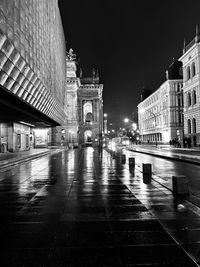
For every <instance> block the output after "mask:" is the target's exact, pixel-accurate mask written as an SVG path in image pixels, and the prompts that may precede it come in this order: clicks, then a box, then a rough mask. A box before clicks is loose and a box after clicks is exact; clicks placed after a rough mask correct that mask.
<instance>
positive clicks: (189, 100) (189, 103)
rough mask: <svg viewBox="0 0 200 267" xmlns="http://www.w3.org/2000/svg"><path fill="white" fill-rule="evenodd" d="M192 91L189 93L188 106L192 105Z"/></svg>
mask: <svg viewBox="0 0 200 267" xmlns="http://www.w3.org/2000/svg"><path fill="white" fill-rule="evenodd" d="M191 102H192V101H191V93H188V106H191V104H192V103H191Z"/></svg>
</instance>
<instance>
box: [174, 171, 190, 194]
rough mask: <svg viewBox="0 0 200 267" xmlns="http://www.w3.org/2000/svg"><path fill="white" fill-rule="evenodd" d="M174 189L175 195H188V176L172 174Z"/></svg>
mask: <svg viewBox="0 0 200 267" xmlns="http://www.w3.org/2000/svg"><path fill="white" fill-rule="evenodd" d="M172 190H173V194H174V195H188V194H189V193H190V192H189V186H188V178H187V177H186V176H184V175H177V176H172Z"/></svg>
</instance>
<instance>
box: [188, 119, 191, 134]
mask: <svg viewBox="0 0 200 267" xmlns="http://www.w3.org/2000/svg"><path fill="white" fill-rule="evenodd" d="M188 133H189V134H190V133H191V121H190V120H188Z"/></svg>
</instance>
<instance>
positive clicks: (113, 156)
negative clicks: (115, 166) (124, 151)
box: [112, 151, 116, 159]
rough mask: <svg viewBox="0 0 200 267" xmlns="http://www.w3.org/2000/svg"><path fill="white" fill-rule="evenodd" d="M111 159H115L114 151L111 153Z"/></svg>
mask: <svg viewBox="0 0 200 267" xmlns="http://www.w3.org/2000/svg"><path fill="white" fill-rule="evenodd" d="M112 158H113V159H115V158H116V152H115V151H113V152H112Z"/></svg>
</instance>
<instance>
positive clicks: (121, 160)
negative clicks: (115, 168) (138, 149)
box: [120, 154, 126, 164]
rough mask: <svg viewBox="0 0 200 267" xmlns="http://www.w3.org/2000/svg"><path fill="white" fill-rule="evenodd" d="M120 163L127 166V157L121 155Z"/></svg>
mask: <svg viewBox="0 0 200 267" xmlns="http://www.w3.org/2000/svg"><path fill="white" fill-rule="evenodd" d="M120 163H121V164H125V163H126V155H125V154H122V155H120Z"/></svg>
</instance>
